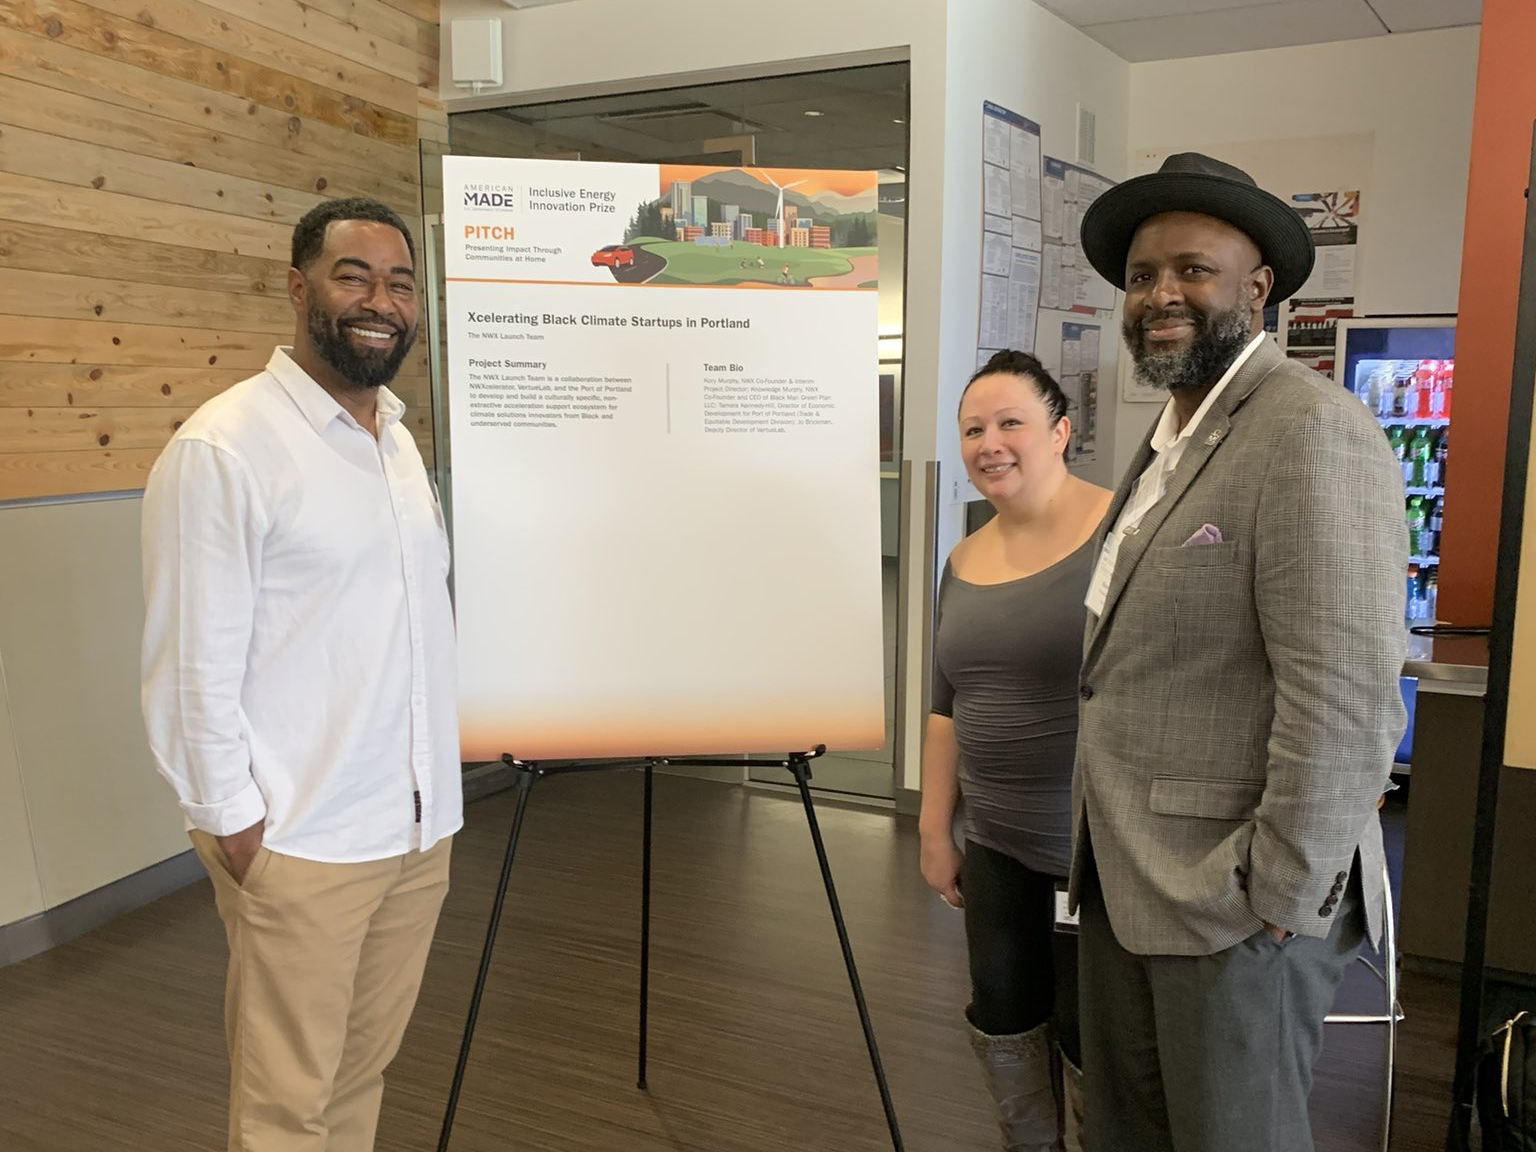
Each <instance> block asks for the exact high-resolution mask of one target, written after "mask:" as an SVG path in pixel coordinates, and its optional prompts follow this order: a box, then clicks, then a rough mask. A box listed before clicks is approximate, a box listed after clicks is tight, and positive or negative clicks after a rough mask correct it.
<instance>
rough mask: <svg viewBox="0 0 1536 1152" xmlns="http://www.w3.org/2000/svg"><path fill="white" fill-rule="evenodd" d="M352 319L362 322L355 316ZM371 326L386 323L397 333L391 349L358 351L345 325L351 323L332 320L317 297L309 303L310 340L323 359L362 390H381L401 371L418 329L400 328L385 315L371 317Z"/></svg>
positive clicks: (337, 318)
mask: <svg viewBox="0 0 1536 1152" xmlns="http://www.w3.org/2000/svg"><path fill="white" fill-rule="evenodd" d="M350 319H351V320H357V321H361V320H362V319H363V317H361V316H354V317H351V318H350ZM367 320H368V323H370V324H384V325H388V326H389V327H391V328H393V329H394V330H395V337H396V338H395V342H394V344H393V345H391V346H390V347H389V348H358V347H357V346H356V345H355V344H354V343H353V342H352V338H351V337H350V336H348V335H347V333H346V332H345V330H344V326H345V325H346V324H347V323H349V320H348V319H346V318H343V317H339V316H338V317H336V318H335V319H332V318H331V317H330V316H328V315H326V314H325V312H324V311H322V310H321V308H320V306H319V304H318V303H316V302H315V300H314V299H313V297H311V299H310V304H309V317H308V321H307V325H306V326H307V328H308V329H309V339H310V343H312V344H313V345H314V347H315V351H316V352H318V353H319V354H320V358H321V359H322V360H324V361H325V362H326V363H327V364H329V365H330V366H331V367H332V368H334V369H336V371H337V372H338V373H340V375H341V378H342V379H343V380H345V381H347V382H348V383H349V384H352V385H354V386H355V387H358V388H379V387H382V386H383V385H385V384H388V383H389V382H390V381H391V380H393V379H394V378H395V375H396V373H398V372H399V371H400V365H401V364H403V363H405V357H406V355H407V354H408V353H409V352H410V350H411V345H412V344H414V343H416V329H415V328H411V329H409V330H407V329H405V328H402V327H400V326H399V325H398V324H396V323H395V322H394V321H392V320H385V319H384V318H383V317H382V316H369V317H367Z"/></svg>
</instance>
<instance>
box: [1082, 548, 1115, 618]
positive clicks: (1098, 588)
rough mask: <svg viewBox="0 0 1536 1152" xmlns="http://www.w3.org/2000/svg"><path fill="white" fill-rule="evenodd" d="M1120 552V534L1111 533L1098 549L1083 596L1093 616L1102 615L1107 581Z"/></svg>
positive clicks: (1107, 592) (1111, 575)
mask: <svg viewBox="0 0 1536 1152" xmlns="http://www.w3.org/2000/svg"><path fill="white" fill-rule="evenodd" d="M1119 554H1120V535H1119V533H1111V534H1110V536H1109V538H1108V539H1106V540H1105V541H1104V547H1103V548H1101V549H1099V562H1098V563H1097V564H1096V565H1094V568H1093V579H1092V580H1090V581H1089V582H1088V595H1087V596H1085V597H1084V598H1083V603H1084V605H1086V606H1087V608H1088V611H1090V612H1092V613H1093V614H1094V615H1095V616H1102V615H1104V599H1105V597H1107V596H1108V595H1109V581H1110V579H1111V578H1112V577H1113V576H1114V574H1115V559H1116V557H1117V556H1118V555H1119Z"/></svg>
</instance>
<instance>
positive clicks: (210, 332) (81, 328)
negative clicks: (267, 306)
mask: <svg viewBox="0 0 1536 1152" xmlns="http://www.w3.org/2000/svg"><path fill="white" fill-rule="evenodd" d="M275 343H276V341H274V340H273V339H272V337H271V336H266V335H262V334H261V333H257V332H223V331H219V330H217V329H214V328H173V327H168V326H166V325H160V324H109V323H103V322H102V321H100V320H39V319H38V318H37V317H35V316H7V315H0V361H6V360H16V361H20V362H21V363H31V364H121V365H128V366H137V367H145V368H239V369H243V370H244V371H245V374H246V375H247V376H249V375H250V374H251V373H253V372H259V371H260V370H261V369H263V368H265V367H266V366H267V361H268V360H269V359H270V358H271V356H272V348H273V345H274V344H275ZM4 371H5V369H4V368H0V372H4ZM0 499H3V497H0Z"/></svg>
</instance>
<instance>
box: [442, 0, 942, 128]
mask: <svg viewBox="0 0 1536 1152" xmlns="http://www.w3.org/2000/svg"><path fill="white" fill-rule="evenodd" d="M943 10H944V0H778V2H777V3H774V4H772V5H769V6H764V5H762V4H747V3H741V2H740V0H717V2H716V3H714V4H711V5H708V6H704V5H701V4H699V3H697V2H696V0H644V2H641V0H573V2H571V3H565V4H552V5H548V6H545V7H537V8H524V9H512V8H509V7H507V5H505V4H503V3H501V0H442V5H441V19H442V26H443V36H442V49H441V52H442V60H441V65H442V67H441V72H440V75H441V77H442V81H441V84H442V96H443V100H444V102H445V103H446V104H447V105H448V110H449V111H450V112H453V111H462V110H463V108H464V104H463V101H464V100H465V99H466V98H467V97H469V96H470V95H471V93H470V92H469V90H468V89H462V88H456V87H455V86H454V84H453V72H452V68H451V57H452V44H451V42H452V39H453V38H452V36H451V35H450V34H449V33H450V25H451V23H452V21H454V20H462V19H472V20H478V19H487V18H495V19H499V20H500V21H501V43H502V75H503V80H504V83H503V84H501V85H500V86H499V87H495V88H485V89H482V90H481V93H480V95H481V97H482V98H485V97H492V96H500V97H503V99H500V100H491V101H489V103H490V104H491V105H496V104H504V103H507V101H506V100H505V97H506V96H511V95H515V96H516V97H517V98H518V99H519V100H527V101H535V100H539V99H543V98H545V97H546V95H549V96H550V97H551V98H553V94H559V95H560V96H569V95H572V94H573V93H574V91H575V90H580V89H588V90H589V91H587V92H586V93H585V94H588V95H591V94H593V91H591V90H592V89H594V88H600V89H603V90H607V91H619V92H625V91H644V90H646V89H650V88H665V87H675V86H677V85H681V84H692V83H699V82H701V81H705V80H708V79H713V78H716V76H717V74H719V75H723V74H730V75H731V76H732V77H735V76H739V75H741V74H742V70H743V69H747V68H751V67H753V66H760V65H769V66H771V67H770V69H769V71H768V72H766V73H764V74H765V75H771V74H777V73H782V72H792V71H798V70H800V69H797V68H793V67H788V68H786V67H784V66H783V65H784V64H785V63H792V62H794V61H797V60H805V59H807V58H811V57H815V58H817V59H818V60H819V59H821V58H824V57H829V56H837V55H840V54H863V53H868V52H871V51H874V50H878V49H882V48H884V49H893V48H895V49H904V48H905V47H906V46H907V45H908V44H912V43H914V42H915V41H916V40H918V39H921V38H926V37H927V36H930V35H931V34H932V33H933V31H934V30H935V28H937V30H938V33H939V35H940V36H941V37H942V34H943V29H942V22H943ZM920 34H921V35H920ZM887 58H889V59H899V58H900V56H899V55H898V56H891V57H887ZM813 66H814V67H823V66H829V65H823V64H819V63H818V64H816V65H813Z"/></svg>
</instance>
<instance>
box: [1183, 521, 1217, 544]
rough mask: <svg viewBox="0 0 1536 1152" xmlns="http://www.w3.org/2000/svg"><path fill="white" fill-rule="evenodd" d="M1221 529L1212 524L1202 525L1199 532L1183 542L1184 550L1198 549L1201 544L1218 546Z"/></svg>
mask: <svg viewBox="0 0 1536 1152" xmlns="http://www.w3.org/2000/svg"><path fill="white" fill-rule="evenodd" d="M1220 543H1221V529H1220V528H1218V527H1216V525H1214V524H1203V525H1201V527H1200V531H1198V532H1196V533H1195V534H1194V535H1193V536H1191V537H1190V538H1189V539H1188V540H1186V541H1184V545H1183V546H1184V547H1185V548H1198V547H1200V545H1202V544H1220Z"/></svg>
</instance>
